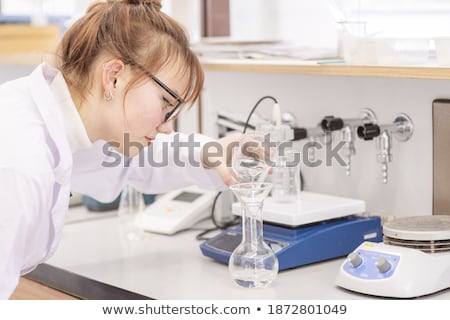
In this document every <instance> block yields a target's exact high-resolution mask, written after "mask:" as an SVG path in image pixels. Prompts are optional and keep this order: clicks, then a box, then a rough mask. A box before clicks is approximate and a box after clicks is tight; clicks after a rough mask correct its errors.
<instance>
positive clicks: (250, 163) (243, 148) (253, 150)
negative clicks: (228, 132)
mask: <svg viewBox="0 0 450 320" xmlns="http://www.w3.org/2000/svg"><path fill="white" fill-rule="evenodd" d="M265 139H266V136H265V134H264V133H262V132H257V131H254V132H249V133H246V134H244V135H243V136H242V138H241V139H240V140H239V142H238V145H237V146H236V147H235V148H233V156H232V168H233V171H234V174H235V176H236V178H237V180H238V181H239V182H241V183H246V182H257V181H258V182H262V181H264V180H265V179H266V177H267V175H268V173H269V171H270V167H271V166H270V159H271V156H272V155H271V149H274V148H270V147H267V146H266V141H265Z"/></svg>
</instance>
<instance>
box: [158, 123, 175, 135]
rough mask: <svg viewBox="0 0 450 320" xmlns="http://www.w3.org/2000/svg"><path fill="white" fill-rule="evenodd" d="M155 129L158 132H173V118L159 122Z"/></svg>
mask: <svg viewBox="0 0 450 320" xmlns="http://www.w3.org/2000/svg"><path fill="white" fill-rule="evenodd" d="M156 130H157V131H158V132H159V133H164V134H170V133H172V132H173V120H170V121H167V122H163V123H161V124H160V125H159V126H158V128H156Z"/></svg>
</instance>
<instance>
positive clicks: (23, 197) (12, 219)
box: [0, 64, 225, 299]
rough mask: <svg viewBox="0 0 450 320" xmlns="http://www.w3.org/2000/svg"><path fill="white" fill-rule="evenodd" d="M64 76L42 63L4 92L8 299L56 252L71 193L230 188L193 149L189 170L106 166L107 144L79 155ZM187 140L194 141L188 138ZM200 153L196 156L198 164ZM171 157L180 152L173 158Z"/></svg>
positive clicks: (0, 153) (3, 230) (2, 275)
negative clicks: (57, 85)
mask: <svg viewBox="0 0 450 320" xmlns="http://www.w3.org/2000/svg"><path fill="white" fill-rule="evenodd" d="M56 72H57V71H56V70H55V69H53V68H51V67H49V66H48V65H45V64H42V65H40V66H38V67H37V68H36V69H35V70H34V71H33V73H32V74H31V75H30V76H28V77H24V78H20V79H17V80H14V81H11V82H7V83H5V84H3V85H1V86H0V138H1V149H0V299H7V298H8V297H9V296H10V295H11V293H12V292H13V290H14V289H15V287H16V286H17V283H18V279H19V277H20V275H23V274H25V273H28V272H30V271H32V270H33V269H34V268H35V267H36V266H37V265H38V264H40V263H42V262H44V261H45V260H46V259H47V258H49V257H50V256H51V255H52V254H53V253H54V251H55V250H56V248H57V245H58V243H59V241H60V239H61V234H62V228H63V225H64V220H65V216H66V213H67V211H68V203H69V197H70V191H76V192H80V193H83V194H87V195H90V196H92V197H94V198H97V199H98V200H100V201H104V202H105V201H109V200H113V199H114V198H115V197H116V196H117V195H118V194H119V193H120V191H121V189H122V187H123V186H124V184H126V183H130V184H132V185H134V186H135V187H137V188H138V189H140V190H141V191H143V192H146V193H160V192H165V191H168V190H171V189H176V188H179V187H183V186H187V185H191V184H197V185H199V186H201V187H203V188H207V189H215V190H220V189H224V188H225V185H224V184H223V182H222V181H221V180H220V178H219V176H218V175H217V174H216V173H215V171H214V170H205V169H203V168H201V167H195V166H192V165H190V162H192V161H190V162H189V161H187V159H188V157H189V155H188V152H187V151H188V150H187V149H181V150H179V153H180V154H179V156H178V159H182V160H186V161H184V163H185V164H186V166H185V167H179V166H175V165H174V163H173V159H172V160H171V161H170V164H169V165H168V166H164V167H158V168H156V167H154V166H151V165H150V164H149V161H147V160H148V159H144V161H143V165H142V166H140V165H139V161H136V160H138V159H137V158H136V159H132V161H131V164H130V165H129V166H128V167H127V166H124V161H121V164H120V165H117V166H114V167H105V165H104V164H105V162H104V161H106V162H108V163H112V159H114V160H117V154H115V156H114V158H111V156H108V155H107V152H106V151H107V150H108V151H110V152H114V151H113V149H112V148H107V147H105V142H103V141H97V142H95V143H94V144H92V146H91V147H90V148H88V149H84V150H76V152H75V153H73V152H72V151H73V150H72V149H71V146H70V145H69V141H68V138H67V130H68V129H67V125H65V124H64V121H62V118H63V115H62V114H61V110H60V108H59V106H58V104H57V103H56V100H55V97H54V95H53V94H52V92H51V91H50V88H49V82H50V81H51V80H52V77H55V73H56ZM173 137H174V135H160V136H158V137H157V139H156V140H155V141H154V142H153V145H152V148H150V154H152V155H153V157H155V158H161V150H162V148H163V147H162V146H163V142H164V141H166V142H167V141H171V140H173ZM180 138H181V140H187V136H185V135H181V136H180ZM195 140H196V141H200V142H201V144H203V143H205V142H206V141H208V139H207V138H206V137H204V136H201V135H195ZM144 150H145V151H148V150H147V148H146V149H144ZM198 151H199V148H197V149H196V150H195V152H194V155H195V156H194V158H195V160H197V161H198V159H199V152H198ZM170 153H173V151H169V156H168V159H171V155H170ZM145 154H147V152H145ZM191 156H192V155H191ZM122 160H124V159H122ZM102 162H103V164H102ZM155 162H157V159H156V160H155ZM157 163H159V162H157Z"/></svg>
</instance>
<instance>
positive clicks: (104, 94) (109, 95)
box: [103, 89, 114, 102]
mask: <svg viewBox="0 0 450 320" xmlns="http://www.w3.org/2000/svg"><path fill="white" fill-rule="evenodd" d="M103 97H104V98H105V100H106V101H107V102H109V101H111V100H112V99H113V98H114V96H113V94H112V92H111V89H109V94H106V91H105V92H104V93H103Z"/></svg>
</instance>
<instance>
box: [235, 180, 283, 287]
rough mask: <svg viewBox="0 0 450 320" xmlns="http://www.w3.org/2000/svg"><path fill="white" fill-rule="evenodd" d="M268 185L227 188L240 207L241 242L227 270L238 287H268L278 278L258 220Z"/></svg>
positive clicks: (247, 184)
mask: <svg viewBox="0 0 450 320" xmlns="http://www.w3.org/2000/svg"><path fill="white" fill-rule="evenodd" d="M271 188H272V184H270V183H240V184H235V185H232V186H231V187H230V189H231V191H233V193H234V194H235V195H236V197H237V198H238V200H239V202H240V204H241V206H242V241H241V243H240V244H239V246H237V248H236V249H235V250H234V251H233V253H232V254H231V257H230V260H229V262H228V269H229V271H230V274H231V277H232V279H233V280H234V281H235V282H236V283H237V284H238V285H240V286H241V287H246V288H260V287H265V286H267V285H269V284H270V283H271V282H272V281H273V280H274V279H275V278H276V276H277V274H278V259H277V257H276V255H275V254H274V252H273V251H272V249H271V248H270V247H269V246H268V245H267V244H266V243H265V242H264V238H263V222H262V217H261V211H262V206H263V203H264V199H265V198H266V197H267V195H268V194H269V192H270V189H271Z"/></svg>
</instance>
